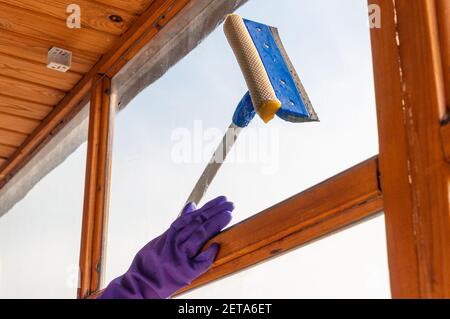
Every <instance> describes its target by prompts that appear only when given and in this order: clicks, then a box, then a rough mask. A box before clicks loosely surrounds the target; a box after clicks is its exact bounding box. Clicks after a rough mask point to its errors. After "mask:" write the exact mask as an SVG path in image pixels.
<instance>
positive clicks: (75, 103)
mask: <svg viewBox="0 0 450 319" xmlns="http://www.w3.org/2000/svg"><path fill="white" fill-rule="evenodd" d="M180 1H182V2H183V3H184V4H187V3H188V2H189V0H166V1H164V0H156V1H155V2H154V4H153V5H152V6H150V7H149V8H148V9H147V10H146V11H145V13H144V14H142V16H141V17H139V19H138V21H136V23H135V24H133V27H131V28H130V29H129V30H128V31H127V32H126V33H125V34H124V35H122V36H121V38H120V41H119V42H117V43H116V44H115V45H114V47H112V48H111V50H109V52H108V53H107V54H105V55H104V56H103V57H102V59H101V60H100V61H98V62H97V64H96V66H95V67H93V68H92V69H91V70H90V71H89V73H88V74H86V75H85V76H84V77H83V79H82V80H81V81H80V82H78V83H77V85H76V86H75V87H74V88H73V89H72V90H70V91H69V92H68V93H67V95H65V97H64V98H63V99H62V100H61V101H60V102H59V103H58V105H56V107H55V108H54V109H53V111H52V112H51V114H49V115H48V116H47V117H46V118H45V119H44V120H43V121H42V123H41V125H39V127H38V128H37V129H36V130H35V131H34V132H33V133H32V134H30V136H29V137H28V138H27V139H26V141H25V142H24V143H23V145H21V147H20V151H18V152H16V153H15V154H14V155H13V156H12V157H11V158H10V159H9V160H8V161H7V162H6V163H4V164H3V165H2V166H1V167H0V171H1V172H0V188H2V187H3V186H4V185H5V184H6V183H7V182H8V181H9V180H10V179H11V178H12V177H13V176H14V174H16V173H17V172H18V171H19V170H20V169H21V168H22V167H23V165H25V164H26V163H27V162H28V161H29V160H30V159H31V158H32V157H33V155H34V154H35V152H37V150H39V149H40V148H42V146H43V145H45V143H46V142H47V141H49V140H50V138H51V137H50V136H51V135H54V134H55V133H56V132H58V131H59V130H60V129H61V128H62V127H64V125H65V124H66V123H67V122H68V121H69V120H70V119H71V118H72V117H73V116H74V114H76V113H77V112H78V111H79V110H81V108H82V106H83V101H85V98H86V97H88V96H89V92H90V88H91V86H92V81H93V78H94V77H96V76H97V74H98V73H104V72H102V70H104V69H106V70H109V69H110V68H113V66H114V64H115V63H119V60H121V59H122V58H123V55H126V54H127V53H128V52H129V49H130V48H131V47H134V46H142V45H143V44H142V43H141V42H142V41H150V40H151V38H148V37H145V36H144V35H145V34H147V33H149V32H151V29H153V28H154V25H155V24H156V23H157V22H158V21H160V20H161V19H162V17H163V16H164V15H165V14H166V13H167V11H168V10H171V9H172V8H173V5H174V3H176V2H180ZM180 10H181V9H180ZM0 21H1V20H0ZM0 23H1V22H0ZM118 52H120V53H121V54H119V55H117V53H118ZM0 79H1V77H0ZM0 91H1V81H0Z"/></svg>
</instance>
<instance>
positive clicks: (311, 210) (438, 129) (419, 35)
mask: <svg viewBox="0 0 450 319" xmlns="http://www.w3.org/2000/svg"><path fill="white" fill-rule="evenodd" d="M368 3H369V4H375V5H378V6H380V8H381V18H382V24H381V28H379V29H377V28H374V29H371V42H372V51H373V52H372V55H373V64H374V75H375V92H376V101H377V117H378V126H379V142H380V155H379V157H375V158H372V159H369V160H367V161H365V162H363V163H361V164H359V165H357V166H355V167H354V168H352V169H350V170H347V171H345V172H343V173H341V174H339V175H337V176H335V177H333V178H331V179H329V180H327V181H325V182H323V183H321V184H319V185H317V186H314V187H312V188H310V189H308V190H306V191H304V192H302V193H300V194H298V195H296V196H294V197H292V198H290V199H288V200H286V201H284V202H282V203H279V204H277V205H275V206H273V207H271V208H269V209H267V210H265V211H263V212H261V213H259V214H256V215H254V216H252V217H251V218H249V219H247V220H245V221H243V222H241V223H239V224H238V225H235V226H233V227H231V228H230V229H227V230H226V231H224V232H223V233H221V234H219V235H218V236H217V237H216V238H214V242H219V243H220V244H221V247H222V248H221V251H220V253H219V255H218V257H217V259H216V261H215V263H214V264H213V266H212V268H211V269H210V270H209V271H208V272H207V273H205V274H204V275H203V276H201V277H200V278H198V279H197V280H195V281H194V282H193V283H192V284H191V285H190V286H189V287H186V288H184V289H182V290H180V291H179V292H178V293H183V292H186V291H189V290H190V289H194V288H196V287H199V286H201V285H204V284H206V283H209V282H211V281H213V280H216V279H218V278H222V277H224V276H227V275H230V274H233V273H235V272H237V271H240V270H242V269H245V268H247V267H250V266H253V265H255V264H257V263H260V262H262V261H265V260H268V259H270V258H272V257H275V256H278V255H280V254H281V253H284V252H286V251H289V250H290V249H293V248H295V247H298V246H300V245H303V244H305V243H308V242H311V241H312V240H315V239H317V238H320V237H323V236H326V235H329V234H331V233H333V232H335V231H337V230H340V229H342V228H345V227H348V226H349V225H352V224H354V223H357V222H361V221H363V220H365V219H367V218H370V217H371V216H374V215H376V214H377V213H379V212H381V211H383V210H384V211H385V220H386V232H387V246H388V257H389V271H390V283H391V292H392V297H393V298H407V297H414V298H445V297H446V298H449V297H450V241H449V240H450V207H449V181H450V166H449V162H450V124H446V122H447V120H448V118H447V110H448V104H446V103H448V100H446V95H447V98H448V97H449V94H450V93H449V90H448V88H449V82H448V81H449V77H448V74H446V73H444V72H443V70H444V69H448V66H449V65H450V63H449V37H448V35H449V34H450V29H449V28H450V26H449V23H450V21H449V12H450V5H449V3H448V2H445V0H417V1H410V0H389V1H386V0H368ZM123 65H124V64H121V65H119V66H118V68H117V69H116V71H117V70H118V69H120V67H122V66H123ZM95 90H96V89H95V86H94V88H93V94H95V92H96V91H95ZM97 104H98V103H97ZM91 107H92V106H91ZM90 130H91V126H90ZM89 134H90V135H91V132H90V133H89ZM90 140H91V139H90ZM102 143H105V142H104V141H103V142H102ZM91 152H93V151H91V149H90V151H89V153H88V165H87V167H88V168H87V171H89V170H93V168H92V163H91V162H90V161H89V156H92V155H89V154H90V153H91ZM103 158H105V157H103ZM98 159H100V157H98ZM109 163H110V159H109V160H106V159H105V160H104V162H102V163H101V164H102V165H103V166H104V167H106V166H108V165H109ZM96 165H99V164H96ZM106 179H107V180H100V182H103V183H105V184H109V174H107V177H106ZM89 187H91V188H92V187H93V186H92V185H91V184H89V185H88V182H87V183H86V199H85V217H86V211H88V209H87V208H86V207H89V204H87V203H86V201H92V200H93V199H92V198H95V196H93V195H90V193H89V192H88V188H89ZM108 188H109V187H103V192H104V194H103V195H104V196H102V198H103V199H106V200H107V198H108ZM90 205H92V203H91V204H90ZM107 206H108V205H107V203H104V206H103V207H107ZM92 215H93V216H94V217H89V218H88V217H86V220H87V221H86V222H84V223H83V234H84V236H83V240H84V241H85V242H90V243H94V242H95V243H96V244H95V245H94V244H86V243H85V244H84V245H82V252H81V254H82V256H84V255H83V254H85V255H86V254H87V251H88V250H89V249H90V250H91V252H92V249H94V250H96V249H97V250H98V249H99V247H104V245H103V244H101V243H100V244H99V242H98V240H100V241H104V240H105V238H106V236H105V233H104V232H105V231H106V227H105V226H102V227H99V223H98V222H96V220H97V221H98V220H105V218H104V217H100V216H105V215H107V213H106V211H105V210H104V209H103V210H97V211H95V212H93V213H92ZM97 215H98V216H97ZM95 216H96V217H95ZM100 224H101V223H100ZM86 229H92V230H94V231H93V233H96V235H87V234H88V233H89V232H87V231H86ZM89 236H91V237H92V238H94V237H95V236H96V237H95V238H97V241H95V240H92V239H90V240H87V238H88V237H89ZM94 246H95V247H96V248H94ZM91 254H92V256H94V254H93V253H91ZM96 256H98V254H97V255H96ZM82 260H83V263H82V266H83V269H91V272H90V273H91V274H90V276H89V278H90V279H85V282H86V283H85V284H84V285H82V287H84V288H83V289H82V293H81V294H80V296H81V297H89V296H91V297H92V296H95V295H96V294H98V292H99V285H98V282H99V280H98V279H96V278H92V276H94V277H95V276H97V277H99V278H101V274H98V273H97V274H96V272H95V270H98V269H103V268H104V267H103V266H102V259H101V258H92V257H91V258H86V257H85V258H83V259H82ZM92 269H94V271H92ZM86 276H87V274H86V273H83V272H82V278H85V277H86ZM82 282H83V279H82ZM88 283H89V284H88ZM86 287H89V288H86Z"/></svg>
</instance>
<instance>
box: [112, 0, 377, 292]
mask: <svg viewBox="0 0 450 319" xmlns="http://www.w3.org/2000/svg"><path fill="white" fill-rule="evenodd" d="M237 13H239V14H240V15H242V16H243V17H246V18H249V19H251V20H255V21H260V22H263V23H266V24H269V25H273V26H276V27H278V29H279V32H280V35H281V38H282V40H283V44H284V45H285V47H286V50H287V52H288V53H289V57H290V58H291V60H292V62H293V64H294V65H295V67H296V69H297V72H298V73H299V76H300V78H301V80H302V82H303V84H304V86H305V88H306V90H307V92H308V94H309V97H310V99H311V101H312V103H313V105H314V108H315V110H316V111H317V113H318V114H319V117H320V120H321V121H320V122H319V123H303V124H292V123H286V122H283V121H282V120H280V119H278V118H277V119H275V120H273V121H272V122H270V123H269V124H267V125H266V124H264V123H262V121H261V120H260V119H257V118H255V120H254V121H253V122H252V123H251V125H250V126H249V127H248V128H246V129H245V130H244V132H243V133H242V134H241V136H240V137H239V139H238V141H237V143H236V145H235V147H234V149H233V151H232V153H231V154H230V155H229V157H228V158H227V160H226V162H225V163H224V164H223V166H222V168H221V170H220V171H219V172H218V174H217V176H216V178H215V180H214V181H213V183H212V185H211V186H210V188H209V190H208V192H207V194H206V196H205V198H204V200H203V202H202V203H204V202H205V201H207V200H210V199H212V198H214V197H216V196H218V195H226V196H227V197H228V198H229V199H231V200H232V201H234V202H235V204H236V209H235V211H234V218H233V221H232V223H233V224H234V223H237V222H239V221H242V220H243V219H246V218H249V217H251V216H252V215H254V214H256V213H258V212H260V211H262V210H263V209H266V208H267V207H270V206H272V205H274V204H276V203H278V202H280V201H282V200H284V199H286V198H288V197H290V196H292V195H294V194H297V193H299V192H301V191H302V190H304V189H306V188H308V187H310V186H313V185H315V184H317V183H319V182H321V181H323V180H325V179H327V178H329V177H331V176H333V175H335V174H338V173H339V172H341V171H343V170H345V169H347V168H349V167H351V166H353V165H356V164H358V163H359V162H362V161H364V160H366V159H367V158H369V157H371V156H374V155H375V154H377V153H378V142H377V128H376V114H375V101H374V87H373V77H372V64H371V61H372V60H371V49H370V38H369V25H368V17H367V15H368V13H367V1H365V0H346V1H328V0H305V1H297V0H284V1H256V0H250V1H249V2H248V3H247V4H245V5H244V6H243V7H241V8H240V9H239V10H238V11H237ZM246 91H247V88H246V85H245V81H244V79H243V76H242V73H241V71H240V69H239V66H238V64H237V62H236V59H235V57H234V55H233V53H232V50H231V48H230V47H229V45H228V42H227V40H226V38H225V36H224V34H223V31H222V28H221V27H219V28H217V29H216V30H215V31H214V32H213V33H212V34H211V35H210V36H209V37H208V38H207V39H205V40H204V41H203V42H202V43H201V44H200V45H199V46H198V47H197V48H196V49H195V50H193V51H192V52H191V53H190V54H189V55H188V56H187V57H186V58H184V59H183V60H182V61H181V62H179V63H178V64H177V65H176V66H174V67H173V68H172V69H170V70H169V71H168V72H167V73H166V74H165V75H164V76H163V77H162V78H161V79H160V80H158V81H157V82H156V83H154V84H153V85H151V86H150V87H148V88H147V89H145V90H144V91H143V92H141V93H140V94H139V96H137V97H136V98H135V99H134V100H133V101H132V102H131V103H130V105H128V106H127V107H126V108H125V109H124V110H123V111H122V112H121V113H120V114H119V115H118V117H117V119H116V133H115V141H114V148H113V164H112V185H111V205H110V218H109V237H108V254H107V267H106V268H107V276H106V278H107V281H108V282H109V281H110V280H112V279H113V278H115V277H117V276H118V275H120V274H122V273H123V272H125V271H126V269H127V268H128V266H129V264H130V263H131V260H132V258H133V256H134V255H135V253H136V252H137V251H138V250H139V249H140V248H141V247H142V246H143V245H144V244H145V243H147V242H148V241H149V240H150V239H152V238H154V237H156V236H158V235H159V234H161V233H162V232H163V231H165V229H167V227H168V226H169V225H170V223H171V222H172V221H173V220H174V218H176V216H177V215H178V213H179V211H180V209H181V208H182V206H183V204H184V202H185V201H186V199H187V197H188V196H189V194H190V192H191V190H192V188H193V186H194V185H195V183H196V181H197V179H198V178H199V176H200V175H201V173H202V171H203V169H204V167H205V165H206V163H207V162H208V161H209V159H210V156H211V155H212V153H213V151H214V149H215V148H216V146H217V144H218V142H219V140H220V139H221V138H222V135H223V133H224V131H225V129H226V128H227V127H228V126H229V124H230V122H231V117H232V115H233V112H234V109H235V107H236V105H237V103H238V102H239V101H240V99H241V98H242V96H243V95H244V94H245V92H246ZM371 225H378V224H374V223H371V224H368V226H365V227H375V226H371ZM378 230H379V229H378ZM374 231H375V230H374ZM380 231H381V232H382V230H380ZM380 236H381V235H380ZM380 236H379V237H380ZM367 240H368V241H369V240H370V242H371V244H373V245H384V242H377V243H374V242H372V241H375V240H377V239H376V238H375V237H373V238H372V237H371V238H369V239H367ZM314 247H315V245H311V248H308V249H310V251H311V252H317V253H319V251H320V248H319V247H317V248H314ZM342 247H343V248H342V250H344V249H347V248H344V247H345V245H342ZM383 247H384V246H383ZM349 250H351V249H349ZM298 254H301V252H298ZM289 258H290V257H289V256H286V257H285V260H289ZM293 258H294V257H293ZM354 258H358V257H357V256H355V257H354ZM347 262H348V263H352V260H349V261H347ZM372 262H373V264H370V265H371V267H374V268H377V267H378V268H383V267H385V264H384V262H382V261H377V260H375V259H373V260H372V259H371V261H370V263H372ZM251 271H253V270H250V272H251ZM383 271H385V269H383V270H382V271H381V272H382V273H383ZM360 275H361V276H363V275H364V274H363V273H361V274H360ZM356 276H358V274H357V275H356ZM379 280H380V281H383V280H385V277H383V276H380V278H379ZM327 285H328V286H336V285H338V279H336V281H333V280H331V281H330V282H328V284H327ZM304 287H305V291H304V292H305V294H306V293H307V291H308V287H307V285H304ZM269 288H270V287H269ZM324 288H325V287H324Z"/></svg>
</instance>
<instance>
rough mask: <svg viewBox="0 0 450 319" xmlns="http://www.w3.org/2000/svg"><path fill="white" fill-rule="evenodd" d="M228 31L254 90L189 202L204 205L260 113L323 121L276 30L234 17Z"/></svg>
mask: <svg viewBox="0 0 450 319" xmlns="http://www.w3.org/2000/svg"><path fill="white" fill-rule="evenodd" d="M224 31H225V35H226V37H227V40H228V42H229V44H230V46H231V48H232V49H233V52H234V55H235V56H236V59H237V61H238V63H239V66H240V68H241V71H242V73H243V75H244V78H245V81H246V83H247V87H248V89H249V91H248V92H247V93H246V94H245V95H244V97H243V98H242V100H241V101H240V102H239V104H238V106H237V108H236V111H235V112H234V115H233V119H232V123H231V125H230V126H229V128H228V130H227V132H226V133H225V136H224V137H223V139H222V142H221V143H220V144H219V146H218V148H217V150H216V151H215V152H214V154H213V156H212V158H211V160H210V162H209V163H208V165H207V166H206V168H205V170H204V171H203V173H202V175H201V176H200V178H199V180H198V181H197V184H196V185H195V187H194V189H193V190H192V192H191V194H190V196H189V198H188V200H187V203H189V202H192V203H195V204H198V203H199V202H200V200H201V199H202V197H203V196H204V194H205V193H206V191H207V189H208V187H209V185H211V182H212V181H213V179H214V177H215V176H216V174H217V172H218V170H219V169H220V167H221V165H222V163H223V162H224V161H225V158H226V156H227V154H228V153H229V151H230V150H231V148H232V147H233V145H234V143H235V142H236V140H237V138H238V136H239V133H240V132H241V131H242V129H244V128H245V127H247V126H248V125H249V124H250V122H251V121H252V119H253V118H254V117H255V114H258V115H259V117H260V118H261V119H262V120H263V121H264V122H265V123H268V122H269V121H271V120H272V119H273V118H274V117H275V115H276V116H278V117H279V118H281V119H282V120H284V121H287V122H293V123H301V122H314V121H319V118H318V116H317V114H316V113H315V111H314V109H313V107H312V105H311V102H310V100H309V98H308V95H307V94H306V91H305V89H304V87H303V85H302V83H301V81H300V78H299V77H298V75H297V72H296V71H295V69H294V67H293V65H292V63H291V61H290V59H289V57H288V55H287V53H286V51H285V49H284V47H283V44H282V43H281V39H280V37H279V34H278V30H277V29H276V28H274V27H270V26H267V25H265V24H261V23H257V22H254V21H250V20H246V19H243V18H241V17H240V16H239V15H237V14H230V15H228V17H227V18H226V20H225V23H224Z"/></svg>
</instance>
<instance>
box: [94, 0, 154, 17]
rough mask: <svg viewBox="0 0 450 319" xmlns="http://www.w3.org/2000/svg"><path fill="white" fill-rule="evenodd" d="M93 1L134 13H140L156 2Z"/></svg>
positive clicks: (150, 0)
mask: <svg viewBox="0 0 450 319" xmlns="http://www.w3.org/2000/svg"><path fill="white" fill-rule="evenodd" d="M93 2H97V3H101V4H104V5H107V6H112V7H115V8H119V9H122V10H125V11H128V12H130V13H133V14H137V15H140V14H142V13H143V12H144V11H145V10H146V9H147V8H148V7H149V6H150V5H151V4H152V3H153V2H154V0H134V1H129V0H94V1H93Z"/></svg>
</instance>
